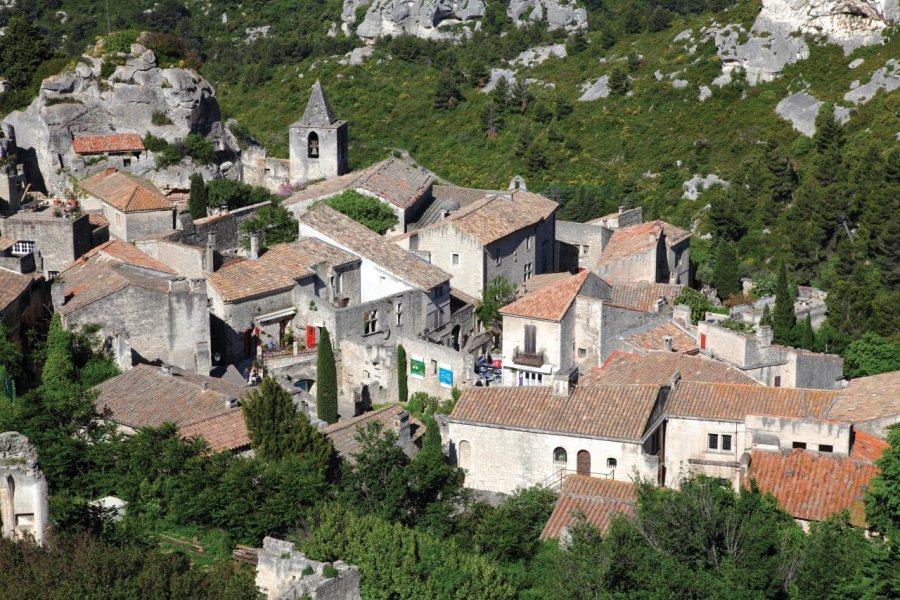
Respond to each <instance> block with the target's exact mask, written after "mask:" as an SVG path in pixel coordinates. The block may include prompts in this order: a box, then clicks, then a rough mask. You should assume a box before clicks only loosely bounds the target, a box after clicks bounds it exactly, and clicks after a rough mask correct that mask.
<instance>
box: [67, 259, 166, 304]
mask: <svg viewBox="0 0 900 600" xmlns="http://www.w3.org/2000/svg"><path fill="white" fill-rule="evenodd" d="M60 275H61V277H62V280H63V289H64V292H65V304H63V305H62V306H55V307H54V310H56V312H58V313H61V314H63V315H66V314H70V313H73V312H75V311H77V310H79V309H81V308H84V307H85V306H87V305H89V304H91V303H93V302H96V301H97V300H100V299H102V298H105V297H107V296H110V295H112V294H115V293H116V292H118V291H120V290H123V289H125V288H126V287H128V286H129V285H134V286H137V287H141V288H144V289H149V290H154V291H157V292H159V293H162V294H166V293H168V292H169V284H170V283H171V280H172V277H171V276H170V275H164V274H160V275H158V276H156V275H152V274H146V273H140V272H137V271H135V270H134V269H132V268H130V267H129V265H126V264H122V263H118V262H108V263H104V262H102V261H97V260H90V261H85V260H81V259H79V260H77V261H75V262H74V263H72V264H71V265H69V266H68V267H67V268H66V269H65V270H64V271H63V272H62V273H61V274H60Z"/></svg>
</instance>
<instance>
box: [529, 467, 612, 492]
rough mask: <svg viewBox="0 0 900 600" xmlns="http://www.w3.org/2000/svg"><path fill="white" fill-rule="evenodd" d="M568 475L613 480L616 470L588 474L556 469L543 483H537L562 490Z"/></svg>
mask: <svg viewBox="0 0 900 600" xmlns="http://www.w3.org/2000/svg"><path fill="white" fill-rule="evenodd" d="M569 475H587V476H588V477H596V478H597V479H615V475H616V470H615V469H612V470H611V471H591V472H590V473H579V472H578V471H577V470H576V471H573V470H571V469H562V468H560V469H556V470H555V471H554V472H553V473H551V474H550V475H548V476H547V477H546V478H545V479H544V480H543V481H541V482H540V483H538V485H539V486H542V487H545V488H548V489H551V490H556V491H559V490H560V489H562V484H563V481H565V479H566V477H568V476H569Z"/></svg>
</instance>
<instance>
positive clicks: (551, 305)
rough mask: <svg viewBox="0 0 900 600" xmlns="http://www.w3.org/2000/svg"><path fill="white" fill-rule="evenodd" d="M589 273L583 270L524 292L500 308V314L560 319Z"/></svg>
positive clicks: (546, 319) (573, 300)
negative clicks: (534, 289)
mask: <svg viewBox="0 0 900 600" xmlns="http://www.w3.org/2000/svg"><path fill="white" fill-rule="evenodd" d="M590 275H591V272H590V271H588V270H584V271H581V272H580V273H578V274H577V275H572V276H571V277H568V278H567V279H564V280H563V281H561V282H559V283H556V284H553V285H549V286H547V287H544V288H541V289H539V290H537V291H536V292H531V293H530V294H525V295H524V296H523V297H521V298H519V299H518V300H516V301H515V302H513V303H511V304H507V305H506V306H504V307H503V308H501V309H500V314H501V315H504V316H509V317H526V318H530V319H542V320H544V321H561V320H562V319H563V317H565V316H566V313H567V312H568V311H569V307H570V306H572V303H573V302H575V298H576V297H578V294H579V293H580V292H581V288H582V286H583V285H584V282H585V281H587V279H588V277H589V276H590Z"/></svg>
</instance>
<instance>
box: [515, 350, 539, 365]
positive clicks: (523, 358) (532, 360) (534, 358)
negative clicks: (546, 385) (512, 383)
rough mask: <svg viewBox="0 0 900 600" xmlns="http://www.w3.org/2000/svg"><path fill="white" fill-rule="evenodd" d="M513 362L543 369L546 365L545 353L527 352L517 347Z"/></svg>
mask: <svg viewBox="0 0 900 600" xmlns="http://www.w3.org/2000/svg"><path fill="white" fill-rule="evenodd" d="M513 362H514V363H516V364H517V365H524V366H526V367H541V366H543V365H544V351H543V350H538V351H537V352H526V351H524V350H521V349H520V348H518V347H516V349H515V350H513Z"/></svg>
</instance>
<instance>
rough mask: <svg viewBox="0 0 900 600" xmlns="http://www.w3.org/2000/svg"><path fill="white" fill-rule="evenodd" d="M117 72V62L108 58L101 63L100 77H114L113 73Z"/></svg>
mask: <svg viewBox="0 0 900 600" xmlns="http://www.w3.org/2000/svg"><path fill="white" fill-rule="evenodd" d="M115 72H116V63H114V62H113V61H111V60H109V59H108V58H107V59H105V60H104V61H103V64H101V65H100V77H102V78H103V79H109V78H110V77H112V74H113V73H115Z"/></svg>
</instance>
